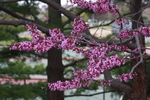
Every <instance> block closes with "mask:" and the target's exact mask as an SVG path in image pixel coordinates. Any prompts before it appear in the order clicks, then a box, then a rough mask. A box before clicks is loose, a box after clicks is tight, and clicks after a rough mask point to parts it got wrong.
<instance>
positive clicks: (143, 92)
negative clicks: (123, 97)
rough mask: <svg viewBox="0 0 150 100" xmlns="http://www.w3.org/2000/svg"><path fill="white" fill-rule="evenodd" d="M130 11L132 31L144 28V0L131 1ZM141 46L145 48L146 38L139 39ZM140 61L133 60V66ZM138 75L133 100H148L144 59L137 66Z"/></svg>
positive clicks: (133, 85)
mask: <svg viewBox="0 0 150 100" xmlns="http://www.w3.org/2000/svg"><path fill="white" fill-rule="evenodd" d="M130 3H131V4H130V5H131V6H130V11H131V14H132V18H131V19H132V29H136V28H138V27H140V26H143V20H142V12H141V5H142V0H130ZM139 40H140V45H142V46H144V45H145V42H144V36H143V35H141V36H140V37H139ZM133 42H135V41H133ZM139 61H140V59H139V58H135V59H133V60H132V66H134V65H135V64H137V63H138V62H139ZM134 71H135V72H136V73H137V76H135V77H134V79H133V84H132V92H131V95H130V99H131V100H147V79H146V64H145V60H144V58H143V62H142V63H141V64H140V65H139V66H137V67H136V68H135V70H134Z"/></svg>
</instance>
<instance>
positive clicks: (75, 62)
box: [64, 58, 87, 68]
mask: <svg viewBox="0 0 150 100" xmlns="http://www.w3.org/2000/svg"><path fill="white" fill-rule="evenodd" d="M86 59H87V58H83V59H80V60H77V61H74V62H71V63H69V64H67V65H64V67H65V68H66V67H69V66H73V65H75V64H77V63H79V62H82V61H84V60H86Z"/></svg>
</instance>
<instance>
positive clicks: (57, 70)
mask: <svg viewBox="0 0 150 100" xmlns="http://www.w3.org/2000/svg"><path fill="white" fill-rule="evenodd" d="M63 70H64V67H63V65H62V51H61V50H58V49H56V48H53V49H51V50H49V51H48V66H47V75H48V82H49V83H53V82H56V81H59V80H63V79H64V78H63ZM63 99H64V93H63V91H50V89H48V90H47V100H63Z"/></svg>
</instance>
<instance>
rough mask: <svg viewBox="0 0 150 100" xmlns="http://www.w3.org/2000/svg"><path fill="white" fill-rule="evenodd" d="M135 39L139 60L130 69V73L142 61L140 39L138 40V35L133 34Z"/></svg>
mask: <svg viewBox="0 0 150 100" xmlns="http://www.w3.org/2000/svg"><path fill="white" fill-rule="evenodd" d="M135 40H136V44H137V47H138V49H139V54H140V61H139V62H138V63H136V65H134V66H133V67H132V69H131V71H130V74H132V73H133V71H134V69H135V68H136V67H137V66H138V65H140V64H141V63H142V62H143V54H142V50H141V45H140V40H139V37H138V35H135Z"/></svg>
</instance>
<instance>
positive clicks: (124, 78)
mask: <svg viewBox="0 0 150 100" xmlns="http://www.w3.org/2000/svg"><path fill="white" fill-rule="evenodd" d="M135 75H137V74H136V73H133V74H122V75H118V77H117V78H118V79H119V80H120V81H121V82H122V81H124V82H128V81H129V79H133V76H135Z"/></svg>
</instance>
